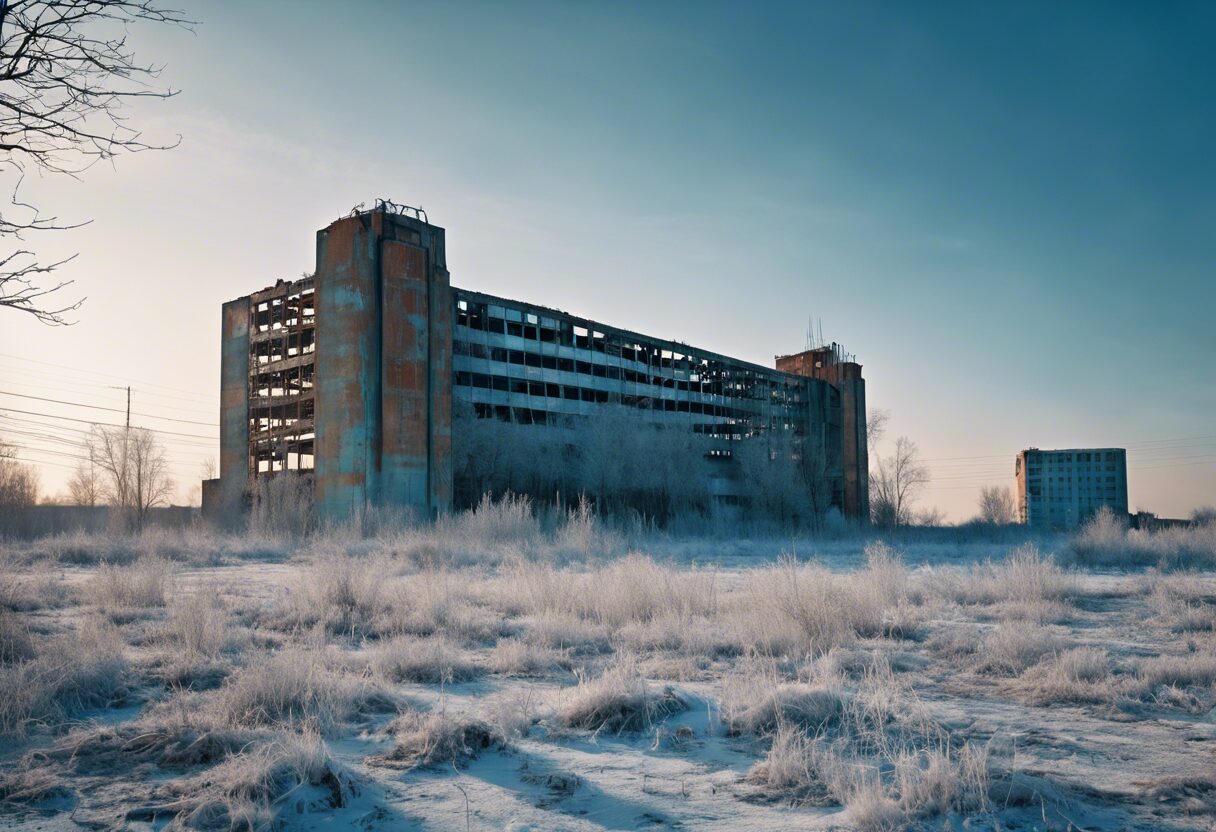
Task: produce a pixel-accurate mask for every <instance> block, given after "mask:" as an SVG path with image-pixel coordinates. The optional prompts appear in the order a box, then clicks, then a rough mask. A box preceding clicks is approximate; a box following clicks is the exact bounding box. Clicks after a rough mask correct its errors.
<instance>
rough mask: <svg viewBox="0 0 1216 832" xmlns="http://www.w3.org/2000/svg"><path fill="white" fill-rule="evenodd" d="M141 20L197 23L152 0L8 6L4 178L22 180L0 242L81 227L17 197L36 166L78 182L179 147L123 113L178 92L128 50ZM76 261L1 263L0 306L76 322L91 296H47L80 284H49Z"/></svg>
mask: <svg viewBox="0 0 1216 832" xmlns="http://www.w3.org/2000/svg"><path fill="white" fill-rule="evenodd" d="M133 23H158V24H169V25H174V26H183V27H185V28H192V27H193V25H194V24H193V22H192V21H190V20H189V19H187V18H186V17H185V16H184V15H183V14H182V13H181V12H179V11H175V10H172V9H163V8H160V7H159V6H157V5H155V4H154V3H152V2H151V0H0V175H8V176H10V177H15V182H14V183H13V186H12V188H13V198H12V200H11V205H12V207H11V208H10V209H8V210H7V211H4V212H0V237H10V238H13V239H16V240H22V239H24V238H23V236H22V235H23V234H24V233H25V232H30V231H62V230H66V229H70V228H76V227H79V225H82V224H83V223H74V224H64V223H61V222H60V221H59V220H58V218H57V217H44V216H42V215H41V214H40V213H39V211H38V209H37V208H35V207H34V206H32V205H29V204H27V203H24V202H22V201H20V200H19V199H18V196H17V194H18V190H19V188H20V185H21V181H22V177H23V176H24V174H25V172H26V170H27V168H28V167H32V168H33V169H35V170H37V171H39V172H42V173H53V174H63V175H67V176H72V177H76V176H79V175H80V174H81V173H83V172H84V171H85V170H87V169H88V168H90V167H91V166H92V165H94V164H96V163H97V162H99V161H102V160H107V161H108V160H112V159H113V158H115V157H116V156H117V155H119V154H121V153H124V152H127V153H138V152H141V151H144V150H167V149H170V148H173V147H176V146H177V145H178V143H179V142H180V141H181V136H177V137H175V139H174V140H173V141H171V142H155V141H148V140H145V139H144V137H143V135H142V133H140V132H139V131H138V130H136V129H134V128H133V127H131V126H129V125H128V124H127V119H126V117H125V116H124V115H123V114H122V110H123V107H124V106H125V104H126V103H127V102H128V101H130V100H132V99H138V98H171V97H173V96H175V95H177V90H174V89H172V88H167V87H159V86H155V85H154V82H155V81H156V80H157V79H158V78H159V76H160V73H161V69H162V67H160V66H157V65H155V64H146V63H140V62H139V61H138V60H136V58H135V54H134V52H133V51H132V50H131V48H130V47H129V46H128V44H127V39H128V35H129V29H130V27H131V24H133ZM71 259H72V258H71V257H68V258H64V259H62V260H59V261H56V262H54V263H49V264H46V263H41V262H39V260H38V258H37V257H36V255H35V254H34V253H33V252H31V251H29V250H26V249H24V248H20V247H18V248H17V250H15V251H14V252H13V253H12V254H10V255H8V256H7V257H4V258H3V259H0V307H8V308H10V309H15V310H17V311H21V312H26V313H28V314H31V315H33V316H34V317H36V318H37V319H38V320H40V321H42V322H43V323H46V324H61V325H62V324H69V323H71V321H69V320H68V319H67V318H66V317H65V316H66V315H67V313H70V312H72V311H74V310H76V309H78V308H80V305H81V303H83V301H84V299H83V298H82V299H80V300H78V301H75V302H73V303H63V304H59V305H56V304H55V303H53V302H50V301H48V300H47V298H48V296H49V295H53V294H55V293H57V292H59V291H60V290H62V289H64V288H65V287H67V286H69V285H71V283H72V281H70V280H67V281H59V282H57V283H56V282H53V281H52V282H50V283H44V282H43V281H42V280H41V278H45V276H46V275H48V274H50V273H51V272H53V271H55V269H57V268H58V267H59V266H62V265H63V264H64V263H66V262H68V261H69V260H71Z"/></svg>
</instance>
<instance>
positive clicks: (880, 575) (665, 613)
mask: <svg viewBox="0 0 1216 832" xmlns="http://www.w3.org/2000/svg"><path fill="white" fill-rule="evenodd" d="M407 548H408V547H407ZM407 548H401V547H394V546H379V547H372V548H370V549H369V548H368V547H358V546H346V547H344V546H339V545H334V544H332V542H331V543H330V544H327V545H325V546H317V545H313V546H309V547H305V548H302V549H300V550H299V551H297V552H294V553H290V554H289V555H287V556H286V557H280V556H278V555H276V556H274V557H273V558H272V559H270V560H262V559H257V558H256V556H249V555H247V557H254V559H252V560H250V559H244V560H237V559H235V558H231V557H225V558H219V560H221V561H223V562H221V563H217V564H216V565H214V566H198V565H190V564H185V563H175V562H170V561H167V560H161V559H158V558H157V557H156V552H155V551H153V552H151V556H150V555H149V553H147V552H145V553H144V554H143V555H142V556H140V557H139V558H137V559H134V560H132V561H131V563H130V564H129V565H125V566H118V567H105V568H102V567H99V566H98V565H95V564H86V565H81V566H71V565H64V564H63V563H62V562H59V563H53V562H50V561H48V560H47V559H45V558H42V557H39V556H38V555H37V553H36V552H34V553H32V554H31V553H30V552H29V551H23V552H18V551H16V550H14V551H12V552H10V553H9V559H8V562H7V564H6V566H5V570H6V572H5V574H4V576H3V578H0V606H4V607H7V608H9V609H10V610H17V611H16V612H7V613H5V614H4V615H5V617H4V618H0V658H2V659H3V663H2V664H0V671H2V672H3V675H0V700H7V701H0V728H3V729H4V736H3V737H2V738H0V804H2V808H0V827H4V828H17V829H46V830H52V829H76V828H80V827H88V828H130V829H156V828H164V827H165V826H166V825H167V824H169V823H170V822H173V823H176V824H178V825H182V826H188V827H206V828H228V827H229V826H241V825H242V824H244V823H245V822H246V821H249V822H250V823H253V824H255V825H256V824H266V825H270V824H279V825H281V826H282V827H284V828H288V829H336V828H337V829H345V828H349V829H359V830H374V829H386V830H387V829H434V830H448V829H514V830H523V829H532V830H548V829H570V830H595V829H722V830H760V829H789V828H798V829H850V828H861V829H898V828H926V829H928V828H932V829H942V828H959V829H961V828H1001V829H1061V830H1063V829H1070V828H1076V829H1100V830H1107V829H1109V830H1115V829H1131V828H1136V829H1203V830H1210V829H1212V828H1214V824H1216V711H1214V710H1213V705H1214V703H1216V687H1214V685H1216V634H1214V632H1213V631H1214V630H1216V605H1214V602H1216V575H1213V574H1212V573H1185V572H1175V573H1169V574H1157V573H1155V572H1152V571H1148V572H1144V571H1141V572H1135V573H1094V572H1079V571H1073V570H1069V569H1063V568H1061V567H1058V566H1057V565H1056V564H1055V562H1054V560H1053V559H1052V558H1051V556H1050V555H1049V554H1043V555H1040V554H1038V553H1036V552H1035V551H1033V550H1032V551H1027V550H1022V551H1021V552H1020V553H1018V554H1016V555H1015V556H1014V557H1013V558H1012V559H1006V558H1005V557H1003V555H1006V554H1008V551H1009V547H1008V546H1004V545H991V544H976V546H975V547H974V550H973V552H972V554H971V555H970V556H968V553H967V552H966V551H965V548H966V547H961V548H960V547H954V548H951V549H950V551H949V552H948V553H946V554H944V555H943V554H942V552H941V551H939V550H934V554H933V556H932V557H930V558H928V559H929V560H932V561H933V563H932V564H931V565H925V564H924V563H923V561H924V560H925V559H926V558H925V556H924V552H921V551H918V550H917V549H916V547H909V551H907V552H904V553H902V554H901V553H900V552H898V551H895V552H892V551H890V550H884V549H882V548H874V547H873V546H871V549H870V552H869V557H868V558H867V556H866V555H865V554H864V553H863V552H862V544H860V543H859V544H856V545H854V546H852V547H850V546H848V545H847V544H834V545H833V546H830V547H824V550H823V551H819V552H810V551H808V552H805V553H803V552H800V553H799V555H800V557H799V560H798V562H793V561H791V560H789V559H786V560H785V561H783V562H780V563H779V562H778V561H777V557H776V556H777V554H778V550H777V549H773V550H771V551H769V552H768V553H767V554H766V553H762V552H757V551H754V550H744V551H742V552H740V551H738V550H736V552H735V553H733V554H731V555H730V556H723V557H720V558H714V557H712V556H710V555H709V554H708V553H707V552H705V551H703V550H702V547H697V550H696V551H695V552H691V554H690V551H689V549H687V548H685V549H681V547H679V546H675V547H672V548H671V549H669V551H668V554H669V555H675V556H676V557H674V558H673V559H670V560H664V559H661V558H657V559H651V558H647V557H644V556H640V555H636V554H635V555H630V556H628V557H626V558H620V557H613V556H593V557H588V558H572V557H565V558H562V559H559V560H554V559H553V558H535V557H529V556H528V554H527V553H523V554H520V553H518V552H517V553H516V554H515V555H513V556H511V557H505V558H504V559H502V560H501V561H500V562H497V563H493V564H491V565H488V566H481V565H476V564H470V563H466V562H463V560H462V561H460V562H455V561H453V559H451V558H449V557H446V556H445V555H444V554H443V553H442V552H438V551H437V552H429V550H428V551H420V550H418V549H417V547H414V548H408V551H407ZM811 555H818V556H819V557H820V560H819V561H818V563H817V564H815V563H808V561H809V556H811ZM994 555H995V556H996V560H994V561H993V562H987V560H986V559H987V558H989V557H993V556H994ZM981 558H982V559H984V560H983V561H981ZM78 559H80V560H86V558H83V557H81V558H78ZM694 559H695V560H698V561H700V562H699V563H694V562H693V561H694ZM61 560H62V558H61Z"/></svg>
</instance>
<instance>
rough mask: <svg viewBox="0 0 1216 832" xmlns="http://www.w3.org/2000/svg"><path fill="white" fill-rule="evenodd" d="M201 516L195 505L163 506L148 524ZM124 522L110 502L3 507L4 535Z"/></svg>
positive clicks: (177, 523)
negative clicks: (91, 504)
mask: <svg viewBox="0 0 1216 832" xmlns="http://www.w3.org/2000/svg"><path fill="white" fill-rule="evenodd" d="M198 516H199V512H198V509H197V508H196V507H194V506H159V507H157V508H154V509H151V510H150V511H149V512H148V520H147V525H148V526H155V527H160V528H170V529H178V528H184V527H186V526H189V525H191V524H192V523H194V522H195V521H196V520H197V518H198ZM120 523H121V520H120V518H119V517H118V516H117V513H116V512H112V511H111V509H110V508H109V506H29V507H28V508H2V507H0V539H3V538H22V539H28V538H34V537H43V536H45V535H51V534H61V533H64V532H75V531H83V532H96V533H100V532H105V531H109V530H111V529H113V528H117V527H118V526H119V525H120Z"/></svg>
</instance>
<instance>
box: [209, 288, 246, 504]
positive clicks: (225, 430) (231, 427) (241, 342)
mask: <svg viewBox="0 0 1216 832" xmlns="http://www.w3.org/2000/svg"><path fill="white" fill-rule="evenodd" d="M249 314H250V312H249V298H248V297H243V298H237V299H236V300H231V301H228V302H227V303H225V304H224V307H223V324H222V334H221V336H220V337H221V346H220V488H219V493H218V495H216V494H215V491H214V489H213V490H212V495H213V500H214V499H215V498H218V499H219V500H220V501H221V502H222V503H223V504H224V506H225V507H229V506H234V505H238V504H239V503H240V501H241V500H242V499H243V497H244V494H245V490H246V488H247V487H248V483H249ZM213 500H209V501H208V502H209V503H210V502H212V501H213Z"/></svg>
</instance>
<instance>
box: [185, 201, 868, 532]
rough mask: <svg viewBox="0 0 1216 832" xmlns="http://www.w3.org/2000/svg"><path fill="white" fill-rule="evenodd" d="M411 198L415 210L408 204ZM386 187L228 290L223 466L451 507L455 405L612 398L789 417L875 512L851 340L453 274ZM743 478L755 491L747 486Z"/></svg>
mask: <svg viewBox="0 0 1216 832" xmlns="http://www.w3.org/2000/svg"><path fill="white" fill-rule="evenodd" d="M411 211H412V209H411ZM411 211H400V210H396V206H392V205H391V204H379V205H378V206H377V208H376V209H375V210H372V211H362V212H356V213H354V214H352V215H351V216H349V217H346V218H343V219H341V220H338V221H337V222H335V223H333V224H332V225H330V226H329V227H328V228H326V229H324V230H322V231H320V232H318V234H317V268H316V273H315V275H313V276H311V277H307V278H304V279H303V280H299V281H295V282H290V283H288V282H280V283H278V284H276V285H275V286H272V287H269V288H267V289H263V290H262V291H259V292H255V293H253V294H251V295H248V296H246V297H243V298H238V299H237V300H234V301H231V302H229V303H227V304H225V305H224V310H223V320H224V331H223V345H222V350H223V360H222V371H221V375H222V391H221V408H222V413H221V434H222V436H221V446H222V449H221V467H220V483H219V484H218V485H217V484H212V485H211V486H209V487H208V489H207V491H206V492H205V493H208V494H210V495H212V500H214V499H216V498H217V495H222V496H223V498H224V499H227V500H232V499H234V498H235V496H234V495H239V494H242V493H247V492H248V490H249V488H250V485H251V484H252V482H253V480H254V479H255V478H258V477H265V476H273V475H274V474H276V473H278V472H280V471H291V470H295V471H301V472H304V473H305V474H309V475H311V476H313V477H314V488H315V503H316V506H317V509H318V514H319V515H320V516H321V517H322V518H326V519H342V518H345V517H348V516H350V514H351V513H352V512H354V511H357V510H359V509H360V508H361V507H363V506H400V507H408V508H411V509H413V510H415V511H416V512H419V513H432V514H433V513H436V512H443V511H446V510H448V509H449V508H451V506H452V500H453V480H452V454H451V451H452V408H453V400H454V399H457V400H459V401H460V402H462V403H464V406H468V407H470V408H471V409H472V410H474V411H475V412H476V414H477V415H478V416H480V417H483V418H491V419H498V420H504V421H514V422H525V423H528V424H535V425H538V429H543V427H540V426H541V425H544V424H547V423H550V422H554V421H556V420H557V419H571V418H574V419H578V418H594V417H595V415H596V413H597V412H603V410H602V409H603V408H604V407H606V406H624V407H629V408H633V409H635V410H636V411H637V413H638V418H639V419H642V420H646V421H650V422H655V423H663V424H676V425H686V426H687V427H688V429H689V430H692V431H695V432H697V433H699V434H702V435H704V436H707V437H710V438H711V439H712V440H713V442H714V443H716V445H715V446H716V447H718V448H720V449H721V450H718V451H715V453H724V454H726V455H727V456H729V448H730V447H731V443H733V442H737V441H743V440H747V439H750V438H754V437H756V436H762V435H764V434H765V432H766V431H791V432H792V433H793V435H795V436H796V437H798V438H799V441H800V442H801V443H802V444H801V445H800V447H803V448H807V449H811V448H814V449H816V452H817V453H820V454H822V455H823V457H824V466H823V468H824V473H825V476H827V477H828V479H829V481H830V483H831V488H832V499H831V503H832V504H833V505H835V506H837V507H838V508H839V509H840V510H841V512H842V513H843V514H844V515H845V516H846V517H850V518H854V519H859V520H863V521H864V520H865V518H867V517H868V513H869V511H868V499H867V491H868V482H867V479H866V470H867V462H868V460H867V455H866V445H865V382H864V380H863V379H862V378H861V366H860V365H858V364H856V363H854V362H852V361H844V360H842V356H841V354H840V353H839V350H838V349H836V348H834V347H833V348H827V349H826V350H817V351H816V350H812V351H808V352H805V353H800V354H798V355H796V356H782V357H780V358H778V359H777V367H776V368H769V367H763V366H760V365H757V364H751V363H748V362H744V361H739V360H737V359H733V358H729V357H727V356H722V355H718V354H716V353H712V352H709V351H706V350H701V349H698V348H694V347H689V346H687V345H685V344H680V343H677V342H672V341H666V340H663V339H656V338H652V337H650V336H645V335H641V334H638V333H634V332H629V331H627V330H622V329H618V328H615V327H610V326H606V325H603V324H600V323H597V322H595V321H593V320H589V319H585V318H579V317H576V316H573V315H569V314H567V313H564V312H561V311H558V310H555V309H551V308H548V307H542V306H538V305H535V304H528V303H524V302H520V301H513V300H509V299H506V298H500V297H495V296H492V295H485V294H482V293H479V292H472V291H468V290H464V289H457V288H453V287H451V286H450V284H449V280H448V271H447V266H446V257H445V250H444V231H443V229H442V228H439V227H437V226H434V225H431V224H430V223H429V222H428V221H427V220H426V218H425V216H424V215H422V214H421V212H416V211H412V212H411ZM745 488H746V485H745V484H744V488H743V490H744V491H745Z"/></svg>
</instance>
